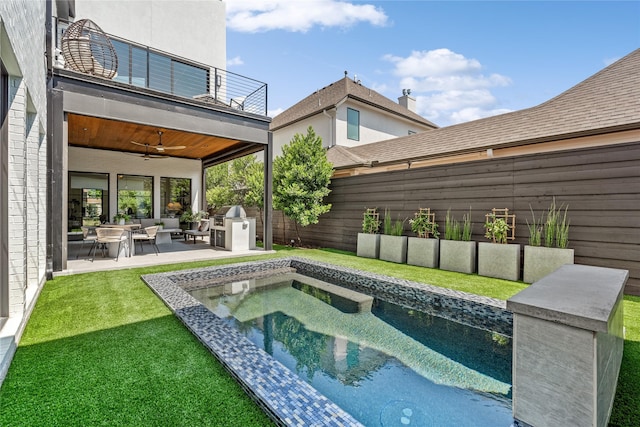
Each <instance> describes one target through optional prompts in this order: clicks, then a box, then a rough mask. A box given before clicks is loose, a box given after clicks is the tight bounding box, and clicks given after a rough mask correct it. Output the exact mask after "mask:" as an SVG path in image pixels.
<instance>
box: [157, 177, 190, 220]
mask: <svg viewBox="0 0 640 427" xmlns="http://www.w3.org/2000/svg"><path fill="white" fill-rule="evenodd" d="M160 209H161V211H162V215H163V216H165V215H166V216H168V217H170V218H173V217H175V216H180V215H182V212H184V211H190V210H191V180H190V179H189V178H160Z"/></svg>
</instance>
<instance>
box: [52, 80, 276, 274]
mask: <svg viewBox="0 0 640 427" xmlns="http://www.w3.org/2000/svg"><path fill="white" fill-rule="evenodd" d="M220 73H222V70H215V73H214V72H211V75H212V78H213V76H215V75H220ZM233 78H235V79H245V80H242V81H244V82H245V83H246V84H247V85H246V86H244V88H245V90H246V91H248V92H249V93H247V95H250V94H251V95H252V96H253V97H254V98H255V97H258V99H259V104H260V105H262V107H263V108H262V107H261V108H260V112H259V113H256V111H258V109H256V108H253V109H251V111H246V110H244V109H242V108H238V107H237V106H235V107H233V106H230V105H221V104H219V103H211V102H208V98H207V97H204V98H201V97H196V96H194V97H185V96H178V95H176V94H170V93H164V92H162V91H158V90H154V89H150V88H149V87H140V86H137V85H133V84H126V83H122V82H119V81H114V80H110V79H105V78H101V77H96V76H91V75H88V74H84V73H79V72H74V71H71V70H67V69H60V68H54V71H53V78H52V86H51V89H50V90H49V96H50V101H51V102H50V103H49V108H50V120H49V125H48V127H49V129H48V132H49V141H50V144H49V146H48V151H49V159H48V163H49V165H50V176H49V178H50V179H49V184H48V195H47V196H48V201H49V209H48V212H49V213H50V215H49V218H48V222H49V224H48V239H47V260H48V263H47V274H48V276H49V277H52V276H53V273H54V272H55V273H56V274H59V273H58V272H60V273H62V272H78V271H90V270H97V269H101V268H102V267H98V266H99V265H100V266H102V265H105V266H108V267H105V268H108V269H113V268H119V267H131V266H140V265H149V264H158V263H163V262H164V261H163V260H164V259H166V260H167V261H169V260H171V261H172V262H176V260H177V258H176V257H178V258H179V259H181V260H185V261H186V260H194V259H207V258H216V257H228V256H235V255H238V254H239V253H236V252H235V251H234V252H233V253H231V252H229V251H223V250H219V249H218V250H216V249H214V248H213V247H212V246H210V245H209V243H208V236H205V240H206V244H201V243H198V244H197V245H193V244H190V245H185V244H184V243H183V242H181V241H177V240H176V239H174V242H173V243H172V244H169V245H163V246H166V248H165V247H162V248H161V250H160V254H159V255H158V256H156V255H155V253H154V252H153V250H150V251H148V252H145V253H142V254H140V253H139V251H136V252H137V253H136V255H135V256H134V257H120V258H119V259H118V262H117V263H116V262H115V261H114V260H113V259H109V258H105V259H102V258H101V257H100V256H97V257H96V259H95V261H94V262H93V263H91V262H89V261H86V260H85V259H84V258H83V257H82V256H80V257H78V258H77V260H76V253H75V250H76V246H78V245H77V244H76V242H75V241H73V239H72V238H70V237H71V234H74V233H75V234H77V233H78V231H79V228H80V227H81V226H86V225H87V224H86V222H87V218H88V217H89V216H91V217H92V218H93V221H95V222H96V224H90V225H98V224H100V223H101V222H105V221H106V222H111V221H112V219H113V217H114V216H115V215H116V214H118V213H122V211H123V206H130V207H128V208H125V210H126V211H128V212H124V213H128V214H130V215H131V218H132V219H136V220H137V219H141V218H153V219H156V220H157V221H159V222H160V221H161V220H162V219H163V218H169V217H175V218H179V216H180V214H181V213H182V212H183V211H206V210H207V203H206V197H205V194H206V190H207V188H206V169H207V168H208V167H211V166H215V165H217V164H220V163H224V162H227V161H230V160H233V159H235V158H238V157H242V156H246V155H250V154H254V153H257V154H258V156H259V158H260V157H262V159H261V160H263V163H264V176H265V185H264V190H265V191H264V194H265V198H264V207H265V209H264V210H263V211H264V215H263V218H262V219H260V218H258V219H257V222H260V223H263V224H266V227H265V230H264V233H262V234H261V236H260V237H261V240H262V241H263V245H264V248H265V250H267V251H268V250H270V249H271V242H272V238H271V235H272V232H271V162H272V136H271V133H270V132H269V130H268V129H269V122H270V120H271V119H270V118H269V117H267V116H266V115H265V114H266V85H265V84H264V83H261V82H256V81H253V80H251V79H247V78H243V77H242V76H233ZM260 153H262V155H260ZM177 187H179V188H178V189H179V190H180V191H179V192H176V188H177ZM176 194H178V195H176ZM124 197H129V199H132V201H131V203H129V204H128V205H125V204H123V198H124ZM176 202H177V203H178V205H177V206H179V208H178V209H174V208H175V203H176ZM90 209H91V210H92V213H91V214H89V213H88V210H90ZM165 249H166V250H165ZM242 252H244V251H242ZM260 253H264V251H263V250H260ZM243 255H246V253H243ZM125 258H126V259H125ZM87 263H88V264H87Z"/></svg>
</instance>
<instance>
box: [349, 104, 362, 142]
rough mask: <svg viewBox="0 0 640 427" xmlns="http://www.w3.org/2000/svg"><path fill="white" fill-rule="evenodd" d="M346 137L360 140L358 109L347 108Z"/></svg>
mask: <svg viewBox="0 0 640 427" xmlns="http://www.w3.org/2000/svg"><path fill="white" fill-rule="evenodd" d="M347 138H349V139H353V140H355V141H360V111H358V110H354V109H353V108H347Z"/></svg>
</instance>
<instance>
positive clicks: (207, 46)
mask: <svg viewBox="0 0 640 427" xmlns="http://www.w3.org/2000/svg"><path fill="white" fill-rule="evenodd" d="M225 11H226V4H225V2H223V1H219V0H208V1H202V0H200V1H195V0H181V1H166V0H164V1H162V0H109V1H97V0H76V17H75V20H79V19H91V20H92V21H93V22H95V23H96V24H98V26H99V27H100V28H102V30H103V31H105V32H106V33H109V34H113V35H116V36H118V37H122V38H125V39H128V40H131V41H133V42H136V43H140V44H143V45H146V46H151V47H153V48H155V49H160V50H163V51H165V52H168V53H172V54H174V55H179V56H182V57H184V58H187V59H191V60H193V61H197V62H201V63H202V64H206V65H210V66H212V67H217V68H221V69H225V68H226V55H227V52H226V46H227V33H226V23H225V15H226V12H225Z"/></svg>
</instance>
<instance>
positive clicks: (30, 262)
mask: <svg viewBox="0 0 640 427" xmlns="http://www.w3.org/2000/svg"><path fill="white" fill-rule="evenodd" d="M0 22H1V26H0V59H1V60H2V63H3V64H4V65H5V67H6V69H7V72H8V74H9V94H8V95H9V96H8V107H9V108H8V115H7V123H6V124H7V126H8V141H6V142H7V145H6V150H7V151H6V154H7V155H8V168H7V173H8V182H0V185H1V186H2V190H0V191H2V192H4V193H5V194H7V196H8V197H7V198H8V206H9V211H8V214H7V215H8V216H7V217H3V218H0V220H1V221H2V222H4V223H7V224H8V236H7V240H8V259H7V264H8V266H9V271H8V272H2V274H8V291H9V292H8V297H9V301H8V305H9V319H8V321H7V322H6V323H5V324H4V326H3V327H2V329H1V330H0V382H1V381H2V379H4V376H5V375H6V371H7V369H8V367H9V363H10V362H11V359H12V358H13V354H14V353H15V349H16V345H17V343H18V342H19V340H20V336H21V334H22V331H23V329H24V325H25V324H26V321H27V319H28V316H29V313H30V311H31V309H32V308H33V304H34V302H35V299H36V297H37V293H38V291H39V290H40V289H41V286H42V284H43V283H44V280H45V266H46V250H45V248H44V242H45V241H46V229H45V224H46V223H45V218H46V217H47V213H46V207H47V205H46V187H44V185H43V184H46V139H45V129H46V120H47V118H46V114H47V108H46V107H47V105H46V65H45V61H44V59H45V58H44V45H45V2H43V1H24V0H22V1H21V0H3V1H1V2H0ZM4 144H5V142H4V141H3V145H4ZM3 149H4V148H3Z"/></svg>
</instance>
